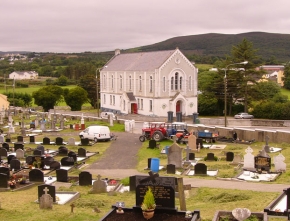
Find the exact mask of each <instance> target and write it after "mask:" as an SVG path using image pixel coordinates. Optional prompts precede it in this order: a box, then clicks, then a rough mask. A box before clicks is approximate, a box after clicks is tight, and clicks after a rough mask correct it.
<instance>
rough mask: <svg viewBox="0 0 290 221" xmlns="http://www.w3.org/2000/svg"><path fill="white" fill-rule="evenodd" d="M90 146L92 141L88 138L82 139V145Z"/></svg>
mask: <svg viewBox="0 0 290 221" xmlns="http://www.w3.org/2000/svg"><path fill="white" fill-rule="evenodd" d="M89 144H90V140H89V139H88V138H84V139H81V145H84V146H87V145H89Z"/></svg>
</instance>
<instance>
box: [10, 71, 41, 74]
mask: <svg viewBox="0 0 290 221" xmlns="http://www.w3.org/2000/svg"><path fill="white" fill-rule="evenodd" d="M12 73H16V74H18V75H24V74H25V73H27V74H29V75H36V74H37V75H38V73H37V72H35V71H14V72H12ZM12 73H11V74H12Z"/></svg>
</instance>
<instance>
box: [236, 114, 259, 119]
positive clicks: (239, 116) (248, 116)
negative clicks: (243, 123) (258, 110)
mask: <svg viewBox="0 0 290 221" xmlns="http://www.w3.org/2000/svg"><path fill="white" fill-rule="evenodd" d="M234 117H235V119H253V118H254V116H253V115H251V114H248V113H238V114H236V115H235V116H234Z"/></svg>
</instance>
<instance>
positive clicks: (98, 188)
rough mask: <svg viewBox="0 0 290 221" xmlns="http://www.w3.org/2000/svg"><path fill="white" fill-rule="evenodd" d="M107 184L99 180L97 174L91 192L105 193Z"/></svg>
mask: <svg viewBox="0 0 290 221" xmlns="http://www.w3.org/2000/svg"><path fill="white" fill-rule="evenodd" d="M106 192H107V184H106V182H105V181H103V180H101V176H100V175H98V179H97V180H96V181H95V182H94V183H93V188H92V191H91V193H106Z"/></svg>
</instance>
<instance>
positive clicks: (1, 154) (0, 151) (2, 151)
mask: <svg viewBox="0 0 290 221" xmlns="http://www.w3.org/2000/svg"><path fill="white" fill-rule="evenodd" d="M7 155H8V153H7V150H6V149H5V148H3V147H2V148H0V157H7Z"/></svg>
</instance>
